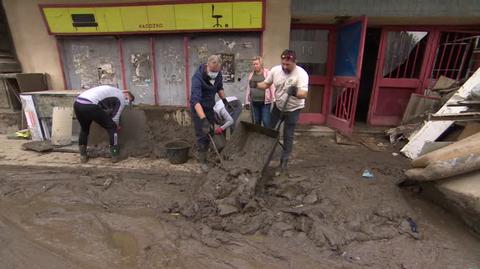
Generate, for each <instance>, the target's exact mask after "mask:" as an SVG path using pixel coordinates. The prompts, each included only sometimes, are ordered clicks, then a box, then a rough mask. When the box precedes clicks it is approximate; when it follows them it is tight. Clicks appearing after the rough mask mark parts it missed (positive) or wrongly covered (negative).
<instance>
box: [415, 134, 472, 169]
mask: <svg viewBox="0 0 480 269" xmlns="http://www.w3.org/2000/svg"><path fill="white" fill-rule="evenodd" d="M479 139H480V133H479V134H475V135H472V136H469V137H467V138H465V139H463V140H460V141H457V142H455V143H453V144H451V145H448V146H446V147H443V148H441V149H437V150H435V151H432V152H430V153H427V154H425V155H422V156H420V157H418V158H416V159H415V160H413V161H412V166H413V167H416V168H420V167H426V166H427V165H429V164H430V163H432V162H436V161H445V160H449V159H453V158H457V157H462V156H467V155H470V154H475V155H480V143H478V140H479Z"/></svg>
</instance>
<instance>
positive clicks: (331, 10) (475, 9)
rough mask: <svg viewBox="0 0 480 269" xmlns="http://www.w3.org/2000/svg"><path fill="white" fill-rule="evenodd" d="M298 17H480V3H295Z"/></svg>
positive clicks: (299, 0) (308, 0)
mask: <svg viewBox="0 0 480 269" xmlns="http://www.w3.org/2000/svg"><path fill="white" fill-rule="evenodd" d="M292 13H293V14H294V15H295V16H296V15H308V16H312V15H313V16H321V15H331V14H334V15H338V16H342V15H350V16H359V15H367V16H393V17H405V16H407V17H423V16H426V17H438V16H446V17H463V16H480V3H479V1H478V0H456V1H452V0H402V1H399V0H361V1H358V0H322V1H318V0H292Z"/></svg>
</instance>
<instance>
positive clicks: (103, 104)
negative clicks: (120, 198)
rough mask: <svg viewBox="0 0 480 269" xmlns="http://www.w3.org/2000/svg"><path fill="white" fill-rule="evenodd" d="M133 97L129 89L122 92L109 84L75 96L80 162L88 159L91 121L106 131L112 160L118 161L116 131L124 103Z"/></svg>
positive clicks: (127, 102) (129, 101)
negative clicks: (78, 124)
mask: <svg viewBox="0 0 480 269" xmlns="http://www.w3.org/2000/svg"><path fill="white" fill-rule="evenodd" d="M134 99H135V97H134V96H133V95H132V94H131V93H130V92H129V91H123V92H122V91H121V90H120V89H117V88H115V87H112V86H109V85H102V86H98V87H94V88H91V89H89V90H86V91H84V92H82V93H81V94H80V95H79V96H78V97H77V99H76V100H75V103H74V104H73V109H74V111H75V115H76V117H77V120H78V122H79V123H80V127H81V130H80V136H79V138H78V145H79V149H80V161H81V162H82V163H85V162H87V161H88V155H87V144H88V134H89V133H90V125H91V124H92V121H94V122H96V123H98V124H99V125H100V126H102V127H103V128H104V129H105V130H106V131H107V132H108V136H109V140H110V154H111V156H112V162H118V161H119V155H120V152H119V148H118V139H117V138H118V135H117V132H118V130H119V127H120V125H119V123H120V115H121V114H122V111H123V109H124V108H125V105H126V104H130V103H131V102H133V100H134Z"/></svg>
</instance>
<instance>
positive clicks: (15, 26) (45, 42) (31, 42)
mask: <svg viewBox="0 0 480 269" xmlns="http://www.w3.org/2000/svg"><path fill="white" fill-rule="evenodd" d="M3 5H4V8H5V13H6V14H7V20H8V24H9V26H10V31H11V33H12V39H13V43H14V46H15V50H16V52H17V57H18V60H19V61H20V64H21V66H22V70H23V72H27V73H30V72H32V73H36V72H38V73H48V74H49V76H50V85H51V86H50V88H51V89H55V90H62V89H63V78H62V70H61V68H60V63H59V58H58V53H57V47H56V43H55V38H53V36H49V35H48V33H47V28H46V27H45V24H44V23H43V19H42V17H41V14H40V9H39V8H38V2H37V1H35V0H22V1H18V0H3Z"/></svg>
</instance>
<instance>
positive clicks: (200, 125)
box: [190, 55, 230, 172]
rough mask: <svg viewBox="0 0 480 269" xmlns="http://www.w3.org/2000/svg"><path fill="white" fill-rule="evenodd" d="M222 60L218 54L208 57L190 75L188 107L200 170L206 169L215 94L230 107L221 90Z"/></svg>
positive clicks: (213, 119) (205, 170)
mask: <svg viewBox="0 0 480 269" xmlns="http://www.w3.org/2000/svg"><path fill="white" fill-rule="evenodd" d="M221 65H222V61H221V58H220V56H219V55H211V56H210V57H208V60H207V63H206V64H202V65H200V66H199V67H198V69H197V71H196V72H195V74H194V75H193V77H192V87H191V94H190V96H191V97H190V109H191V111H192V119H193V125H194V127H195V136H196V138H197V150H198V160H199V162H200V167H201V168H202V171H204V172H207V171H208V164H207V150H208V147H209V144H210V143H209V137H208V136H209V135H211V133H212V132H213V124H214V123H215V112H214V110H213V107H214V106H215V94H218V97H220V99H221V100H222V102H223V103H224V104H225V107H230V104H229V103H228V101H227V99H226V96H225V92H224V90H223V78H222V74H221V73H220V69H221Z"/></svg>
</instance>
